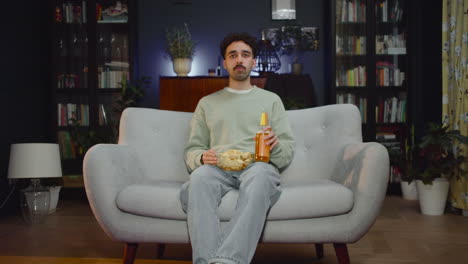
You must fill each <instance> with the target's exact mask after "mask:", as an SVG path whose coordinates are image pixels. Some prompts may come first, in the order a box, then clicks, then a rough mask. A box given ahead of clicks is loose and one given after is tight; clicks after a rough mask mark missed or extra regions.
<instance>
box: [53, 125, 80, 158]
mask: <svg viewBox="0 0 468 264" xmlns="http://www.w3.org/2000/svg"><path fill="white" fill-rule="evenodd" d="M57 142H58V144H59V151H60V157H61V158H62V159H75V158H77V157H78V148H77V144H76V143H75V142H74V141H73V140H72V138H71V135H70V132H68V131H58V132H57Z"/></svg>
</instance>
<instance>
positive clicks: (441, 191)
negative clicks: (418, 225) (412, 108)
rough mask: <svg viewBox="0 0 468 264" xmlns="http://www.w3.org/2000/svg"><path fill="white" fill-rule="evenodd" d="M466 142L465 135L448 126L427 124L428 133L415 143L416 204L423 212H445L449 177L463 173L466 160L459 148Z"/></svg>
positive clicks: (467, 138)
mask: <svg viewBox="0 0 468 264" xmlns="http://www.w3.org/2000/svg"><path fill="white" fill-rule="evenodd" d="M461 144H468V137H466V136H463V135H461V134H460V131H459V130H450V129H449V127H448V126H446V125H443V124H438V123H429V127H428V130H427V133H426V134H425V135H424V136H423V137H422V138H421V141H420V143H419V144H418V148H419V150H418V157H417V159H418V168H417V171H416V173H415V175H416V176H415V177H416V179H417V180H416V185H417V188H418V198H419V205H420V207H421V212H422V213H423V214H425V215H442V214H443V213H444V209H445V205H446V202H447V195H448V191H449V185H450V179H453V178H454V177H456V178H458V177H462V176H464V175H466V171H464V170H463V168H462V166H461V165H462V163H464V162H465V161H466V158H465V156H464V155H463V153H462V149H461V148H460V147H459V146H460V145H461Z"/></svg>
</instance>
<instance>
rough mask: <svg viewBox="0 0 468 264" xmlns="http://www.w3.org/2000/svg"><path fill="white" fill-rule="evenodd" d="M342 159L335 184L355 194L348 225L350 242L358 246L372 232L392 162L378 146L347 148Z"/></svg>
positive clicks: (366, 144) (371, 143)
mask: <svg viewBox="0 0 468 264" xmlns="http://www.w3.org/2000/svg"><path fill="white" fill-rule="evenodd" d="M342 157H343V158H342V161H341V162H338V166H337V168H336V170H335V173H334V175H333V176H334V178H333V180H334V181H336V182H338V183H341V184H343V185H345V186H347V187H348V188H350V189H351V190H352V191H353V193H354V206H353V209H352V210H351V212H349V214H348V217H349V221H347V224H348V225H349V226H348V231H349V233H348V234H349V237H348V239H349V241H350V242H355V241H357V240H358V239H359V238H361V237H362V236H363V235H364V234H365V233H366V232H367V231H368V230H369V229H370V227H371V226H372V224H373V223H374V221H375V219H376V217H377V215H378V213H379V211H380V208H381V206H382V203H383V200H384V198H385V195H386V191H387V185H388V177H389V166H390V165H389V163H390V161H389V157H388V152H387V149H386V148H385V147H384V146H383V145H382V144H379V143H376V142H370V143H357V144H350V145H347V146H345V147H344V151H343V156H342Z"/></svg>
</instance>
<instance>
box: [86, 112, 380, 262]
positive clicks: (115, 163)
mask: <svg viewBox="0 0 468 264" xmlns="http://www.w3.org/2000/svg"><path fill="white" fill-rule="evenodd" d="M288 115H289V120H290V123H291V127H292V131H293V134H294V137H295V140H296V151H295V154H294V159H293V161H292V163H291V164H290V166H289V167H288V168H286V169H285V170H284V171H283V172H282V178H281V180H282V182H281V184H282V186H283V193H282V195H281V197H280V199H279V200H278V202H277V203H276V204H275V205H274V206H273V207H272V208H271V210H270V212H269V214H268V216H267V223H266V225H265V230H264V232H263V235H262V237H261V242H264V243H313V244H315V247H316V251H317V255H318V257H322V256H323V243H333V245H334V247H335V251H336V254H337V257H338V260H339V263H349V256H348V251H347V247H346V244H347V243H353V242H356V241H358V240H359V239H360V238H361V237H362V236H364V235H365V234H366V232H367V231H368V230H369V229H370V227H371V226H372V224H373V223H374V221H375V219H376V216H377V214H378V213H379V210H380V207H381V205H382V201H383V199H384V197H385V193H386V187H387V181H388V172H389V158H388V154H387V151H386V149H385V147H383V146H382V145H381V144H378V143H375V142H374V143H363V142H362V134H361V117H360V114H359V110H358V109H357V108H356V107H355V106H353V105H328V106H322V107H316V108H310V109H303V110H293V111H288ZM191 116H192V114H191V113H184V112H172V111H163V110H156V109H144V108H128V109H126V110H125V111H124V113H123V114H122V119H121V124H120V137H119V143H118V144H99V145H95V146H94V147H92V148H91V149H90V150H89V151H88V152H87V153H86V156H85V159H84V166H83V170H84V181H85V187H86V193H87V196H88V199H89V202H90V205H91V208H92V210H93V212H94V215H95V216H96V218H97V220H98V221H99V223H100V225H101V226H102V228H103V229H104V230H105V232H106V233H107V234H108V235H109V236H110V237H111V238H112V239H114V240H117V241H121V242H124V243H126V247H125V251H124V263H133V260H134V258H135V254H136V249H137V246H138V243H158V244H160V245H161V244H162V245H164V243H189V236H188V232H187V223H186V215H185V213H184V212H183V210H182V208H181V205H180V203H179V189H180V187H181V185H182V184H183V183H184V182H185V181H187V180H188V179H189V174H188V172H187V169H186V167H185V164H184V160H183V151H184V144H185V142H186V139H187V136H188V126H189V120H190V118H191ZM237 195H238V194H237V191H231V192H230V193H228V194H227V195H226V196H225V197H224V198H223V200H222V203H221V205H220V207H219V217H220V219H221V220H222V221H223V222H224V223H225V221H227V220H228V219H229V218H230V216H231V215H232V213H233V211H234V208H235V205H236V199H237ZM161 249H163V247H161Z"/></svg>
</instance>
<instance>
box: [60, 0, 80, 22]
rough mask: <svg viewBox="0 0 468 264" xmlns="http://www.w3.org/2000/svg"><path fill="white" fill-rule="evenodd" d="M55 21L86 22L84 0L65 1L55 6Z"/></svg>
mask: <svg viewBox="0 0 468 264" xmlns="http://www.w3.org/2000/svg"><path fill="white" fill-rule="evenodd" d="M55 22H57V23H86V1H81V3H79V2H77V1H76V2H73V3H72V2H66V3H62V4H61V5H60V4H58V5H56V6H55Z"/></svg>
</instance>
